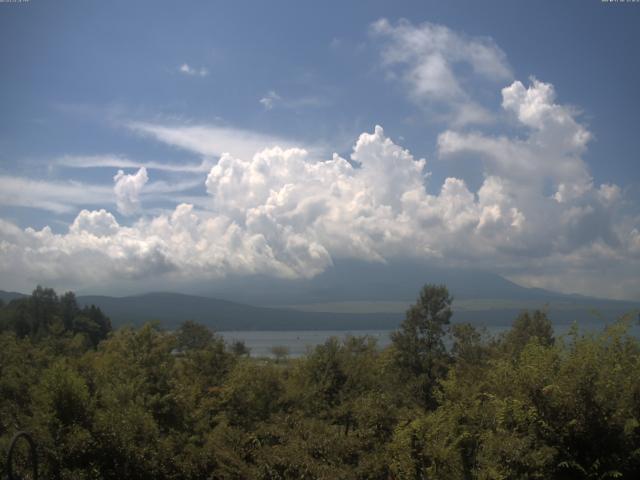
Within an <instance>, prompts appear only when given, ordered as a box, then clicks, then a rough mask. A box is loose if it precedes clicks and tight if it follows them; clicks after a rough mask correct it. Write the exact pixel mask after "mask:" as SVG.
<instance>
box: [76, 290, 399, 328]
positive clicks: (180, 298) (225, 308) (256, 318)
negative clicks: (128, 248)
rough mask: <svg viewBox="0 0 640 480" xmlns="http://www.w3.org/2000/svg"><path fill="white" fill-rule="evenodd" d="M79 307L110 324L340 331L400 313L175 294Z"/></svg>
mask: <svg viewBox="0 0 640 480" xmlns="http://www.w3.org/2000/svg"><path fill="white" fill-rule="evenodd" d="M78 303H80V304H81V305H90V304H93V305H96V306H98V307H100V308H101V309H102V311H103V312H105V313H106V314H107V315H108V316H109V317H110V318H111V320H112V322H113V324H114V326H119V325H124V324H132V325H140V324H142V323H144V322H146V321H149V320H159V321H160V322H161V323H162V324H163V325H164V326H165V327H168V328H173V327H176V326H178V325H179V324H180V323H182V322H183V321H185V320H194V321H197V322H200V323H203V324H205V325H208V326H210V327H211V328H214V329H215V330H344V329H378V328H381V329H383V328H395V326H397V325H398V323H399V322H400V321H401V319H402V315H401V314H394V313H385V314H341V313H325V312H300V311H296V310H291V309H275V308H263V307H253V306H250V305H243V304H240V303H235V302H228V301H225V300H218V299H215V298H207V297H198V296H195V295H183V294H177V293H149V294H145V295H136V296H131V297H107V296H80V297H78Z"/></svg>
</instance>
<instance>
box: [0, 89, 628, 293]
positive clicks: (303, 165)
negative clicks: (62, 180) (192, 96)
mask: <svg viewBox="0 0 640 480" xmlns="http://www.w3.org/2000/svg"><path fill="white" fill-rule="evenodd" d="M502 94H503V102H502V106H503V108H504V109H505V110H506V111H507V112H510V113H512V114H513V115H514V120H515V121H516V122H518V123H520V125H521V127H522V128H523V129H524V131H525V132H528V133H527V135H526V136H524V137H520V136H519V137H518V138H515V139H512V138H508V137H504V136H503V137H500V136H498V137H491V136H485V135H481V134H478V133H461V132H457V131H454V130H449V131H446V132H444V133H442V134H441V136H440V138H439V142H438V147H439V152H440V155H441V156H442V157H443V158H447V157H449V156H456V155H466V156H468V157H469V158H478V161H482V162H483V165H484V170H485V179H484V182H483V183H482V185H481V186H480V188H479V189H478V190H477V191H475V192H473V191H470V190H469V188H468V187H467V185H466V184H465V182H464V181H463V180H461V179H459V178H453V177H451V178H447V179H446V180H445V181H444V183H443V185H442V186H441V188H440V189H439V191H435V192H429V191H428V190H427V189H426V187H425V177H426V175H428V172H427V170H426V169H427V162H426V161H425V160H424V159H416V158H414V157H413V156H412V155H411V153H410V152H409V151H407V150H406V149H403V148H402V147H400V146H399V145H397V144H395V143H394V142H393V141H392V140H391V139H389V138H388V137H387V136H386V135H385V133H384V131H383V129H382V127H375V129H374V131H373V132H371V133H363V134H362V135H360V137H359V138H358V140H357V142H356V143H355V145H354V147H353V152H352V154H351V157H350V159H349V160H347V159H344V158H341V157H340V156H339V155H337V154H334V155H333V158H331V159H329V160H325V161H315V160H312V159H311V158H310V157H309V154H308V153H307V151H305V150H304V149H298V148H288V149H283V148H280V147H273V148H267V149H265V150H262V151H259V152H258V153H256V154H255V155H254V156H253V157H252V158H249V159H242V158H237V157H234V156H232V155H229V154H223V155H222V156H221V157H220V159H219V161H218V162H217V164H216V165H214V166H213V167H212V168H211V170H210V171H209V172H208V175H207V176H206V179H203V181H204V183H205V186H206V190H207V193H208V195H209V205H208V207H207V208H202V209H196V208H194V206H193V205H191V204H186V203H183V204H180V205H178V206H177V207H176V208H175V209H174V210H173V211H170V212H167V213H163V214H160V215H157V216H155V217H144V218H141V219H139V220H137V221H135V222H134V223H133V224H132V225H131V226H122V225H120V224H119V223H118V222H117V221H116V219H115V218H114V216H113V215H112V214H111V213H109V212H107V211H105V210H98V211H87V210H83V211H81V212H80V213H79V215H78V216H77V218H76V219H75V220H74V222H73V224H72V225H71V226H70V228H69V230H68V232H67V233H64V234H55V233H53V232H52V231H51V230H50V229H49V228H48V227H47V228H44V229H42V230H40V231H36V230H33V229H30V228H27V229H26V230H21V229H19V228H17V227H15V226H13V225H11V224H8V223H6V222H4V225H3V228H2V230H1V231H2V233H1V234H0V235H1V237H0V246H1V250H0V262H1V264H0V268H1V269H2V271H9V270H11V271H20V272H24V274H25V275H26V276H27V277H28V278H27V280H28V281H36V280H37V281H47V280H52V279H56V280H59V279H60V278H64V279H66V280H67V281H68V283H69V284H77V283H79V282H83V283H86V282H109V281H111V280H114V279H117V278H143V277H146V276H149V275H153V276H155V277H157V276H166V277H167V278H169V279H179V278H190V279H206V278H218V277H223V276H225V275H228V274H240V275H243V274H244V275H246V274H258V273H259V274H267V275H273V276H278V277H287V278H297V277H311V276H314V275H317V274H318V273H320V272H322V271H323V270H324V269H326V268H328V267H329V266H330V265H331V264H332V262H334V261H339V259H341V258H358V259H363V260H367V261H373V262H385V261H393V259H394V258H401V257H404V258H406V257H410V258H419V259H429V258H430V259H441V260H444V261H446V262H447V264H462V265H465V264H470V265H474V266H476V267H477V266H484V267H487V268H492V269H498V270H502V271H507V272H511V273H514V270H515V271H516V274H517V271H518V269H519V270H520V272H528V273H530V274H531V275H532V276H531V277H530V279H531V278H532V279H533V281H534V282H535V279H536V277H535V275H536V274H538V275H540V276H544V275H545V272H547V271H549V269H550V268H551V267H550V266H551V265H558V266H559V267H558V268H565V269H575V268H594V266H597V265H598V263H599V262H612V261H614V262H615V261H620V260H621V259H626V260H625V261H627V262H629V264H630V265H631V264H633V262H636V264H637V259H638V250H639V249H638V238H639V237H640V236H639V235H638V231H637V228H635V229H634V228H633V223H629V224H627V223H625V222H623V221H619V222H617V221H616V218H618V217H617V216H616V212H617V209H618V204H619V198H620V189H619V188H618V187H617V186H615V185H601V186H599V187H597V188H596V187H595V186H593V182H592V180H591V177H590V175H589V171H588V168H587V166H586V164H585V163H584V162H583V160H582V159H581V157H580V154H581V153H582V152H583V151H584V149H585V148H586V143H587V141H588V139H589V133H588V132H587V131H586V129H585V128H584V127H583V126H582V125H580V124H579V123H578V122H577V121H576V120H575V118H574V117H573V115H572V114H571V112H570V111H569V110H568V109H566V108H564V107H562V106H560V105H557V104H555V103H554V94H553V88H552V87H551V85H549V84H545V83H542V82H539V81H537V80H534V81H533V82H532V84H531V85H530V86H528V87H525V86H524V85H523V84H522V83H520V82H514V83H512V84H511V85H510V86H508V87H506V88H504V89H503V91H502ZM114 180H115V182H116V184H115V192H116V197H117V200H118V210H119V211H120V212H121V213H123V214H132V213H133V212H135V211H136V209H137V208H138V207H139V202H138V195H139V193H140V190H141V188H142V187H143V186H144V184H145V183H146V181H147V174H146V171H145V169H144V168H141V169H140V170H139V171H138V172H137V173H135V174H132V175H125V174H124V173H123V172H118V174H117V175H116V176H115V178H114ZM549 183H551V185H553V187H554V188H553V191H551V192H547V191H546V188H547V185H548V184H549ZM620 218H622V217H620ZM525 253H526V255H524V254H525ZM89 259H91V261H89ZM587 259H588V260H587ZM514 266H515V267H514ZM70 267H73V268H70ZM529 269H531V270H529Z"/></svg>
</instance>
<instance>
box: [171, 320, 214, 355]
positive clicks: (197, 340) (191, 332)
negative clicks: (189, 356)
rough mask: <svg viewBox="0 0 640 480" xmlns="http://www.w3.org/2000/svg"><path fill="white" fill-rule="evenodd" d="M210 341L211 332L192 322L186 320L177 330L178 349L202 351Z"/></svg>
mask: <svg viewBox="0 0 640 480" xmlns="http://www.w3.org/2000/svg"><path fill="white" fill-rule="evenodd" d="M212 341H213V333H212V332H211V330H209V329H208V328H207V327H205V326H204V325H202V324H200V323H196V322H194V321H192V320H187V321H186V322H184V323H183V324H182V325H180V328H179V329H178V348H179V349H181V350H184V351H187V350H202V349H204V348H206V347H207V346H208V345H209V344H210V343H211V342H212Z"/></svg>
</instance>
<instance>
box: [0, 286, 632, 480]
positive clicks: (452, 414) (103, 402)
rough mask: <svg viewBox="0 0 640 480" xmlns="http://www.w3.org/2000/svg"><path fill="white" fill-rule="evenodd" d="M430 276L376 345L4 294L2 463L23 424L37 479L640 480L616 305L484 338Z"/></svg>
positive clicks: (529, 317) (524, 318) (44, 293)
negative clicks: (292, 351) (131, 323)
mask: <svg viewBox="0 0 640 480" xmlns="http://www.w3.org/2000/svg"><path fill="white" fill-rule="evenodd" d="M452 302H453V299H452V297H451V296H450V295H449V292H448V290H447V288H446V287H445V286H442V285H431V284H429V285H425V286H424V288H423V289H422V290H421V291H420V292H419V295H418V298H417V300H416V303H415V304H414V305H413V306H412V307H410V308H409V310H408V311H407V312H406V317H405V320H404V321H403V322H402V324H401V325H400V326H399V328H398V329H397V330H396V331H395V332H394V333H393V334H392V343H391V345H390V346H389V347H387V348H384V349H383V348H380V347H378V346H377V345H376V342H375V340H374V339H373V338H369V337H355V336H354V337H348V338H346V339H344V340H338V339H336V338H332V339H330V340H328V341H327V342H326V343H324V344H322V345H319V346H317V347H316V348H314V349H313V350H310V351H309V352H308V354H307V355H305V356H303V357H301V358H283V357H284V355H281V356H279V357H278V358H255V357H251V356H249V355H248V351H247V349H246V348H245V347H244V345H243V344H241V343H236V344H225V342H224V341H223V339H222V338H221V337H220V336H219V335H216V334H215V333H214V332H211V331H210V330H209V329H207V328H206V327H204V326H202V325H199V324H197V323H194V322H190V321H186V322H184V323H182V325H181V326H180V327H179V328H178V329H175V330H173V331H169V330H165V329H163V328H162V327H161V325H159V324H158V323H153V322H151V323H147V324H145V325H144V326H142V327H138V328H132V327H123V328H118V329H115V330H112V328H111V324H110V321H109V319H108V318H107V316H106V315H105V314H104V313H103V312H102V311H100V309H98V308H96V307H83V308H80V307H79V306H78V303H77V302H76V298H75V296H74V294H73V293H71V292H68V293H65V294H63V295H60V296H59V295H57V294H56V292H54V291H53V290H51V289H47V288H42V287H38V288H37V289H36V290H34V292H33V293H32V295H31V296H29V297H26V298H22V299H16V300H12V301H11V302H8V303H6V304H5V305H0V452H1V453H2V459H3V460H2V461H1V463H0V478H4V477H5V475H6V468H7V466H6V464H5V463H4V458H5V455H6V453H5V452H6V451H7V449H8V447H9V443H10V441H11V438H12V436H13V435H14V434H15V433H16V432H17V431H21V430H24V431H27V432H29V433H30V434H31V435H32V436H33V438H34V440H35V443H36V445H37V452H38V458H39V469H40V474H39V478H42V479H125V478H126V479H216V480H223V479H225V480H227V479H228V480H231V479H262V480H267V479H362V480H364V479H378V480H383V479H536V478H540V479H543V478H556V479H565V478H566V479H606V478H640V477H638V474H639V473H640V343H639V341H638V339H637V338H635V337H634V336H633V335H631V334H630V333H629V329H630V327H631V326H632V323H633V321H634V319H632V317H631V316H628V317H625V318H621V319H620V320H619V321H617V322H616V323H614V324H611V325H608V326H604V325H603V328H602V329H601V330H600V331H598V332H584V331H582V330H580V328H579V325H578V324H575V325H574V327H573V328H572V330H571V331H570V332H569V334H567V335H564V336H562V337H556V336H555V335H554V331H553V328H552V324H551V322H550V320H549V318H548V317H547V315H546V314H545V312H543V311H533V312H526V311H524V312H522V313H521V314H520V315H519V316H518V317H517V318H515V319H514V322H513V325H512V327H511V328H510V330H508V331H507V332H505V333H503V334H501V335H498V336H490V335H488V334H487V333H486V332H485V331H483V330H482V329H481V328H476V327H474V326H473V325H471V324H461V323H456V322H455V318H453V319H452V315H453V314H452V309H451V306H452Z"/></svg>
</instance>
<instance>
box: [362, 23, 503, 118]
mask: <svg viewBox="0 0 640 480" xmlns="http://www.w3.org/2000/svg"><path fill="white" fill-rule="evenodd" d="M371 31H372V33H373V35H374V36H375V37H376V38H380V39H381V40H382V41H383V42H385V43H384V45H383V49H382V63H383V65H384V66H385V67H386V68H387V70H388V73H389V75H390V76H391V77H393V78H398V79H400V80H401V81H402V82H403V83H404V84H405V85H407V86H408V87H409V94H410V96H411V98H412V99H413V100H414V101H416V102H418V103H421V104H423V105H431V106H433V105H437V106H440V107H445V108H446V109H448V110H449V111H448V115H447V117H448V120H449V121H451V122H452V123H454V124H457V125H464V124H471V123H485V122H487V121H489V120H490V119H491V114H490V112H489V111H487V110H486V109H485V108H483V107H482V106H481V105H479V104H478V103H476V102H475V101H473V100H472V99H471V96H470V95H469V94H468V93H467V90H468V85H467V82H466V80H469V82H471V79H470V78H468V77H469V76H468V75H467V74H466V73H465V71H466V70H465V69H467V70H470V71H471V72H472V74H473V82H474V83H477V82H478V81H483V80H484V81H490V82H497V81H505V80H509V79H511V78H512V73H511V69H510V67H509V64H508V62H507V60H506V55H505V54H504V52H503V51H502V50H501V49H500V48H499V47H498V46H497V45H496V44H495V43H494V42H493V41H492V40H491V39H489V38H477V37H467V36H465V35H462V34H460V33H457V32H454V31H453V30H450V29H449V28H447V27H445V26H442V25H436V24H432V23H423V24H421V25H418V26H416V25H413V24H411V23H410V22H408V21H406V20H400V21H399V22H397V23H396V24H392V23H391V22H389V21H388V20H387V19H384V18H383V19H380V20H378V21H377V22H375V23H373V24H372V25H371Z"/></svg>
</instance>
